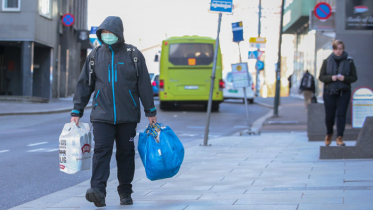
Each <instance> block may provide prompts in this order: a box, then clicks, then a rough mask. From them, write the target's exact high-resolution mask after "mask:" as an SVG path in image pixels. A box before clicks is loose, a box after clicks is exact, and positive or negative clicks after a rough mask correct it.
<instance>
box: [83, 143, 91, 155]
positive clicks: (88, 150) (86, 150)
mask: <svg viewBox="0 0 373 210" xmlns="http://www.w3.org/2000/svg"><path fill="white" fill-rule="evenodd" d="M86 152H88V153H90V152H91V145H89V144H84V145H83V146H82V153H83V155H84V153H86Z"/></svg>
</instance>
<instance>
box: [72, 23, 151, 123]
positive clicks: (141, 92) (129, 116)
mask: <svg viewBox="0 0 373 210" xmlns="http://www.w3.org/2000/svg"><path fill="white" fill-rule="evenodd" d="M102 30H108V31H110V32H111V33H113V34H115V35H116V36H117V37H118V41H117V42H116V43H114V44H112V45H107V44H106V43H104V42H103V41H102V39H101V33H102ZM96 35H97V37H98V39H99V40H100V42H101V43H102V46H101V47H100V48H99V49H98V50H97V52H96V56H95V67H94V75H95V77H94V79H93V80H92V84H91V86H90V85H89V61H90V60H89V58H90V56H91V55H89V56H88V57H87V59H86V61H85V64H84V66H83V69H82V72H81V74H80V76H79V80H78V83H77V85H76V90H75V95H74V100H73V103H74V109H73V110H72V111H71V115H72V116H79V117H82V116H83V113H84V107H85V106H86V105H87V104H88V102H89V99H90V97H91V95H92V93H93V92H94V95H93V102H92V107H93V108H92V112H91V122H104V123H111V124H118V123H135V122H136V123H139V122H140V118H141V114H140V99H141V102H142V105H143V106H144V111H145V116H147V117H151V116H155V115H156V114H157V113H156V108H155V106H154V99H153V92H152V87H151V84H150V77H149V73H148V70H147V67H146V64H145V58H144V56H143V55H142V53H141V52H138V56H139V59H138V60H139V61H138V76H137V71H136V68H135V65H134V63H133V61H132V58H131V56H130V55H129V54H128V52H127V45H125V42H124V37H123V23H122V20H121V19H120V18H119V17H113V16H109V17H107V18H106V19H105V20H104V22H103V23H102V24H101V25H100V26H99V27H98V29H97V32H96ZM134 50H137V49H136V48H134Z"/></svg>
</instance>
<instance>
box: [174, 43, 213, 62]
mask: <svg viewBox="0 0 373 210" xmlns="http://www.w3.org/2000/svg"><path fill="white" fill-rule="evenodd" d="M169 52H170V54H169V62H170V63H172V64H173V65H210V64H211V63H212V61H213V60H214V47H213V45H212V44H201V43H180V44H170V50H169ZM190 59H192V60H193V62H192V64H191V62H190Z"/></svg>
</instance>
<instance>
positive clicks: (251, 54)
mask: <svg viewBox="0 0 373 210" xmlns="http://www.w3.org/2000/svg"><path fill="white" fill-rule="evenodd" d="M262 54H263V51H258V50H255V51H249V59H258V58H260V56H262Z"/></svg>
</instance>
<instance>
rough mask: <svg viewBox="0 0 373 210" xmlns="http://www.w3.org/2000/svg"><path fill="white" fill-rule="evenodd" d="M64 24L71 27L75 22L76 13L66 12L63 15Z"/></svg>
mask: <svg viewBox="0 0 373 210" xmlns="http://www.w3.org/2000/svg"><path fill="white" fill-rule="evenodd" d="M61 21H62V24H63V25H64V26H66V27H70V26H72V25H74V23H75V17H74V15H72V14H70V13H66V14H65V15H64V16H62V20H61Z"/></svg>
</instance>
